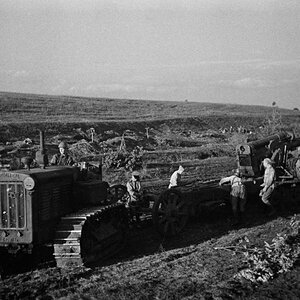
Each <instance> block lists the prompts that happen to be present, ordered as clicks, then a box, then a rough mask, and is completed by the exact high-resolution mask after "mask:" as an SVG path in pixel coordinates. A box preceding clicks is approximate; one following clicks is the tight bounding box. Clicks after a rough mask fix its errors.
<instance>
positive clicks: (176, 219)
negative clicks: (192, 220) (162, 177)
mask: <svg viewBox="0 0 300 300" xmlns="http://www.w3.org/2000/svg"><path fill="white" fill-rule="evenodd" d="M152 218H153V223H154V226H155V228H156V230H157V231H158V232H160V233H161V234H163V235H166V236H174V235H176V234H178V233H180V232H181V231H182V230H183V228H184V227H185V225H186V223H187V221H188V208H187V205H186V203H185V201H184V200H183V197H182V193H181V192H180V191H179V190H175V189H169V190H167V191H165V192H163V193H161V195H160V196H159V198H158V199H157V200H156V201H155V203H154V205H153V211H152Z"/></svg>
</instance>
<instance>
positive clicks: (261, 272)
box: [236, 217, 300, 283]
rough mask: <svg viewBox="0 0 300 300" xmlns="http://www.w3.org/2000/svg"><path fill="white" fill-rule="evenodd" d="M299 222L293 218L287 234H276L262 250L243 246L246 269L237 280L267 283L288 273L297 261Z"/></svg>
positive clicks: (299, 239) (299, 252)
mask: <svg viewBox="0 0 300 300" xmlns="http://www.w3.org/2000/svg"><path fill="white" fill-rule="evenodd" d="M299 224H300V222H299V220H296V217H293V218H292V219H291V221H290V227H289V228H288V232H287V233H281V234H277V236H276V238H274V239H273V240H272V243H271V244H269V243H267V242H265V245H264V247H263V248H257V247H255V248H254V249H252V248H249V247H247V245H245V246H244V250H245V251H244V252H243V253H244V255H245V258H246V264H247V265H248V268H247V269H244V270H242V271H240V272H239V273H238V274H237V276H236V277H237V278H245V279H247V280H250V281H252V282H255V283H261V282H267V281H268V280H270V279H273V278H275V277H277V276H278V275H279V274H281V273H284V272H287V271H289V270H290V269H291V268H292V267H293V266H294V264H295V262H296V261H297V260H298V259H299V255H300V229H299Z"/></svg>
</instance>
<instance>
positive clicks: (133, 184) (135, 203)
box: [126, 171, 142, 226]
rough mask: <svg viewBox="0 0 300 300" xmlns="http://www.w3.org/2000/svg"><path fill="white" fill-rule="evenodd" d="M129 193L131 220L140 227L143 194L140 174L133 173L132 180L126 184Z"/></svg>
mask: <svg viewBox="0 0 300 300" xmlns="http://www.w3.org/2000/svg"><path fill="white" fill-rule="evenodd" d="M126 187H127V191H128V193H129V196H130V199H129V203H128V206H129V214H130V218H131V220H133V221H134V218H135V222H136V225H137V226H139V223H140V221H141V220H140V214H139V213H138V207H139V206H140V204H141V201H142V193H141V181H140V173H139V172H137V171H133V172H132V176H131V179H130V180H129V181H128V182H127V184H126Z"/></svg>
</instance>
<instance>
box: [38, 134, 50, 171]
mask: <svg viewBox="0 0 300 300" xmlns="http://www.w3.org/2000/svg"><path fill="white" fill-rule="evenodd" d="M35 158H36V161H37V163H38V164H39V165H40V167H41V168H43V169H45V168H46V167H47V166H48V164H49V161H48V156H47V150H46V148H45V136H44V131H42V130H40V149H39V150H38V151H37V152H36V154H35Z"/></svg>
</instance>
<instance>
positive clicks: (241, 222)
mask: <svg viewBox="0 0 300 300" xmlns="http://www.w3.org/2000/svg"><path fill="white" fill-rule="evenodd" d="M244 217H245V214H244V212H242V211H241V212H240V215H239V224H243V223H244Z"/></svg>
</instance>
